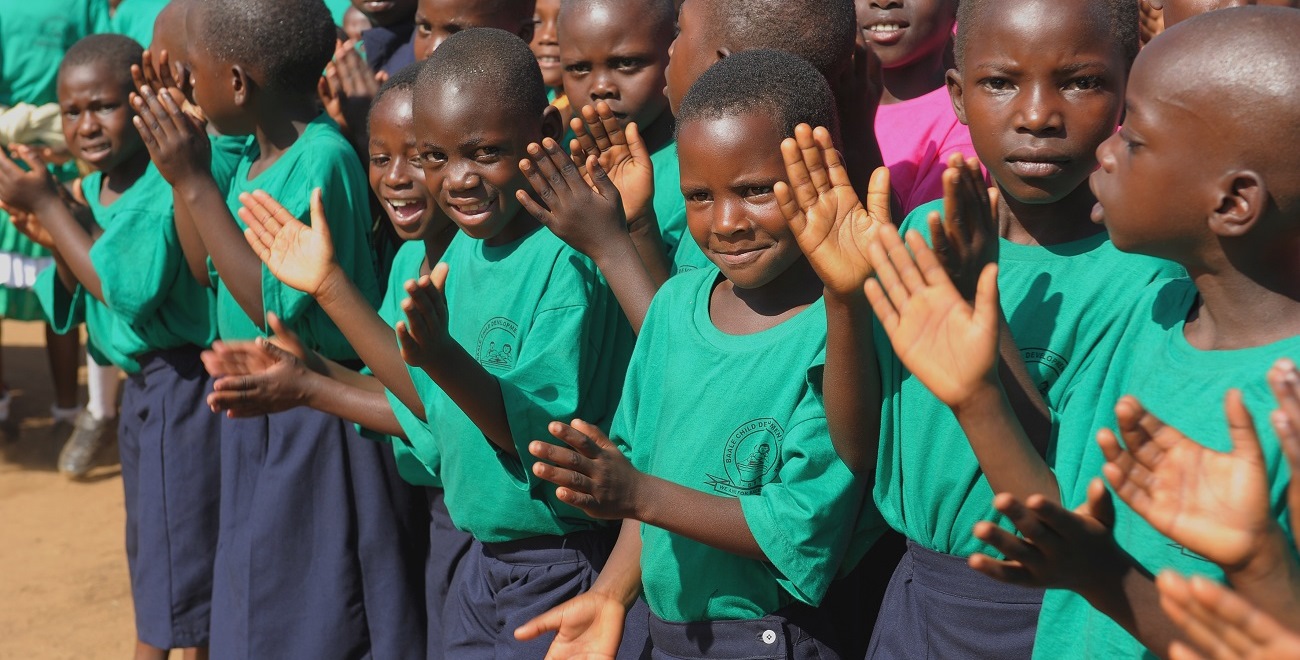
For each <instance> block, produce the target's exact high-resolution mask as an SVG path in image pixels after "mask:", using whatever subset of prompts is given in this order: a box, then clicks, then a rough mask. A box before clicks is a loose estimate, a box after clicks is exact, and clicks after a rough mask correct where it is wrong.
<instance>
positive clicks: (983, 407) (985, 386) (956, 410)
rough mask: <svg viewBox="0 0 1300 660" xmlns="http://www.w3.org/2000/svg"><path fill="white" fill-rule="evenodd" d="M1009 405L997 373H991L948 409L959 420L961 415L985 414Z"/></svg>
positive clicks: (967, 390)
mask: <svg viewBox="0 0 1300 660" xmlns="http://www.w3.org/2000/svg"><path fill="white" fill-rule="evenodd" d="M1005 405H1009V403H1008V401H1007V398H1006V393H1005V392H1003V391H1002V384H1001V383H1000V382H998V378H997V372H996V371H993V372H990V373H988V374H985V376H984V377H983V378H981V379H979V381H977V382H976V384H975V386H974V387H970V388H967V389H966V395H965V396H964V397H963V398H962V399H961V400H958V401H953V402H952V403H950V404H949V406H948V407H950V408H952V412H953V415H954V416H956V417H957V418H958V419H961V418H962V416H963V415H968V414H971V413H972V412H976V411H979V412H983V413H987V412H988V411H990V410H995V409H997V408H1000V407H1003V406H1005Z"/></svg>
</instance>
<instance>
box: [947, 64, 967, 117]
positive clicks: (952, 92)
mask: <svg viewBox="0 0 1300 660" xmlns="http://www.w3.org/2000/svg"><path fill="white" fill-rule="evenodd" d="M944 81H945V83H946V84H947V85H948V98H950V99H952V110H953V112H955V113H957V121H959V122H961V123H963V124H969V123H970V122H968V121H966V97H965V96H963V95H962V94H963V90H962V86H961V74H960V73H957V70H956V69H948V73H947V74H945V75H944Z"/></svg>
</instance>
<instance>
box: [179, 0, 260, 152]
mask: <svg viewBox="0 0 1300 660" xmlns="http://www.w3.org/2000/svg"><path fill="white" fill-rule="evenodd" d="M192 7H193V8H192V9H191V10H190V11H189V13H188V18H187V20H186V23H187V28H186V33H187V35H188V42H189V43H191V44H194V47H193V48H190V49H189V67H190V88H191V91H190V95H191V97H192V98H193V99H194V104H195V105H197V106H199V109H201V110H202V111H203V115H204V116H205V117H207V118H208V121H209V122H211V124H212V127H213V128H215V129H216V130H217V132H219V133H221V134H223V135H250V134H252V132H253V126H252V123H251V122H250V121H249V119H248V117H247V113H245V112H243V110H242V109H241V108H240V107H239V104H238V103H236V101H235V84H234V74H233V73H232V69H233V64H232V63H231V62H226V61H223V60H221V59H220V58H218V57H217V56H216V55H214V54H212V52H210V51H209V50H208V49H207V48H206V47H204V46H203V44H202V43H200V42H199V41H197V40H196V37H197V35H200V34H203V30H204V22H205V21H206V20H207V16H206V15H205V14H207V12H206V11H204V10H203V9H201V7H202V5H201V4H199V3H194V4H193V5H192Z"/></svg>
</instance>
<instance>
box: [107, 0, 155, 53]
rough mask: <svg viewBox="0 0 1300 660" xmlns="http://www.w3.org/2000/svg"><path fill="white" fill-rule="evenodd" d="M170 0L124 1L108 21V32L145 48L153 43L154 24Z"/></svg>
mask: <svg viewBox="0 0 1300 660" xmlns="http://www.w3.org/2000/svg"><path fill="white" fill-rule="evenodd" d="M168 2H170V0H122V4H120V5H118V6H117V10H116V11H114V12H113V15H112V17H110V18H109V19H108V31H109V32H112V33H114V34H122V35H126V36H128V37H131V38H132V39H135V40H136V41H137V42H139V43H140V45H141V46H144V47H145V48H148V47H149V44H150V43H151V42H152V41H153V24H154V22H155V21H157V20H158V14H160V13H162V10H163V7H166V6H167V3H168Z"/></svg>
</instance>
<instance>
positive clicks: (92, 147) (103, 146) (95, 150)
mask: <svg viewBox="0 0 1300 660" xmlns="http://www.w3.org/2000/svg"><path fill="white" fill-rule="evenodd" d="M112 151H113V145H111V144H109V143H107V142H98V143H94V144H87V145H83V146H82V147H81V157H82V159H84V160H90V161H94V160H99V159H100V158H103V157H104V156H107V155H108V154H109V153H111V152H112Z"/></svg>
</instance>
